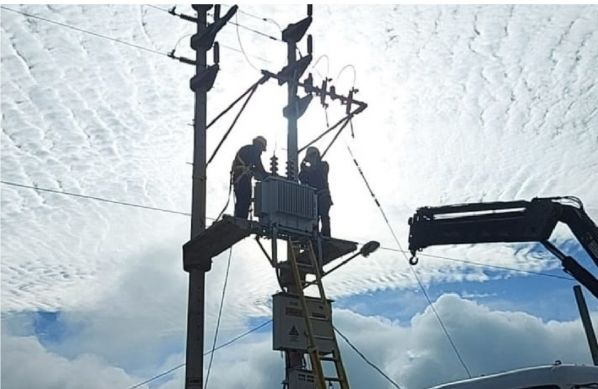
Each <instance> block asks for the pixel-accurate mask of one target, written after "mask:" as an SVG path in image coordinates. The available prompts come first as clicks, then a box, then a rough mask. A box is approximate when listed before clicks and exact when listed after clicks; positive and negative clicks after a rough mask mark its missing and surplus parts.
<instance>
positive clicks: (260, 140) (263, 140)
mask: <svg viewBox="0 0 598 389" xmlns="http://www.w3.org/2000/svg"><path fill="white" fill-rule="evenodd" d="M253 144H254V145H260V146H262V149H264V151H266V146H267V145H268V142H266V138H264V137H263V136H261V135H260V136H256V137H255V138H253Z"/></svg>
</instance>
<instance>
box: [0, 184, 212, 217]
mask: <svg viewBox="0 0 598 389" xmlns="http://www.w3.org/2000/svg"><path fill="white" fill-rule="evenodd" d="M0 183H2V184H4V185H10V186H16V187H20V188H26V189H33V190H36V191H41V192H50V193H56V194H61V195H67V196H74V197H80V198H84V199H89V200H96V201H103V202H105V203H112V204H119V205H126V206H128V207H135V208H143V209H149V210H151V211H160V212H166V213H174V214H177V215H184V216H191V214H190V213H189V212H180V211H173V210H171V209H165V208H158V207H150V206H147V205H140V204H133V203H127V202H124V201H117V200H110V199H106V198H102V197H96V196H88V195H84V194H79V193H72V192H66V191H59V190H54V189H48V188H41V187H39V186H36V185H34V186H32V185H24V184H17V183H16V182H10V181H3V180H2V181H0ZM208 219H209V218H208Z"/></svg>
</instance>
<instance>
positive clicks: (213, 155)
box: [207, 84, 259, 165]
mask: <svg viewBox="0 0 598 389" xmlns="http://www.w3.org/2000/svg"><path fill="white" fill-rule="evenodd" d="M258 86H259V84H256V85H254V86H253V88H252V89H251V92H250V93H249V96H247V99H246V100H245V102H244V103H243V106H242V107H241V109H240V110H239V112H238V113H237V116H235V119H234V120H233V122H232V124H231V125H230V127H229V128H228V130H227V131H226V133H224V136H223V137H222V139H220V142H219V143H218V146H216V149H215V150H214V152H213V153H212V156H211V157H210V159H209V160H208V163H207V165H209V164H210V163H211V162H212V160H213V159H214V157H215V156H216V154H217V153H218V150H220V147H221V146H222V144H223V143H224V141H225V140H226V138H228V135H229V134H230V132H231V131H232V129H233V127H234V126H235V124H237V120H239V117H240V116H241V114H242V113H243V111H244V110H245V107H247V103H249V100H251V98H252V97H253V94H254V93H255V91H256V90H257V87H258Z"/></svg>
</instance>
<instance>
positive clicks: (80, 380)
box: [2, 336, 138, 389]
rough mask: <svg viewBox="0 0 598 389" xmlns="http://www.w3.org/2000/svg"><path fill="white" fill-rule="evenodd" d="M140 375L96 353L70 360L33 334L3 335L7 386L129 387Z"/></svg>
mask: <svg viewBox="0 0 598 389" xmlns="http://www.w3.org/2000/svg"><path fill="white" fill-rule="evenodd" d="M137 380H138V378H136V377H131V376H129V375H128V374H127V373H126V372H125V371H124V370H123V369H121V368H117V367H113V366H110V365H108V364H106V361H104V360H102V359H101V358H99V357H98V356H96V355H90V354H82V355H79V356H77V357H76V358H73V359H67V358H65V357H62V356H60V355H57V354H54V353H52V352H49V351H48V350H46V349H45V348H44V347H43V346H42V345H41V344H40V343H39V341H38V340H37V339H36V338H35V337H33V336H27V337H13V336H3V337H2V386H3V387H5V388H48V389H78V388H82V387H85V388H90V389H107V388H119V387H120V388H125V387H128V386H131V385H133V384H134V383H135V382H136V381H137Z"/></svg>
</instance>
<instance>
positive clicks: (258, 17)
mask: <svg viewBox="0 0 598 389" xmlns="http://www.w3.org/2000/svg"><path fill="white" fill-rule="evenodd" d="M237 12H239V13H242V14H243V15H247V16H249V17H252V18H255V19H258V20H261V21H263V22H266V23H272V24H274V25H275V26H276V28H278V31H282V27H281V26H280V24H279V23H278V22H277V21H276V20H274V19H272V18H264V17H261V16H257V15H253V14H251V13H249V12H247V11H243V10H242V9H239V10H238V11H237Z"/></svg>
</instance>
